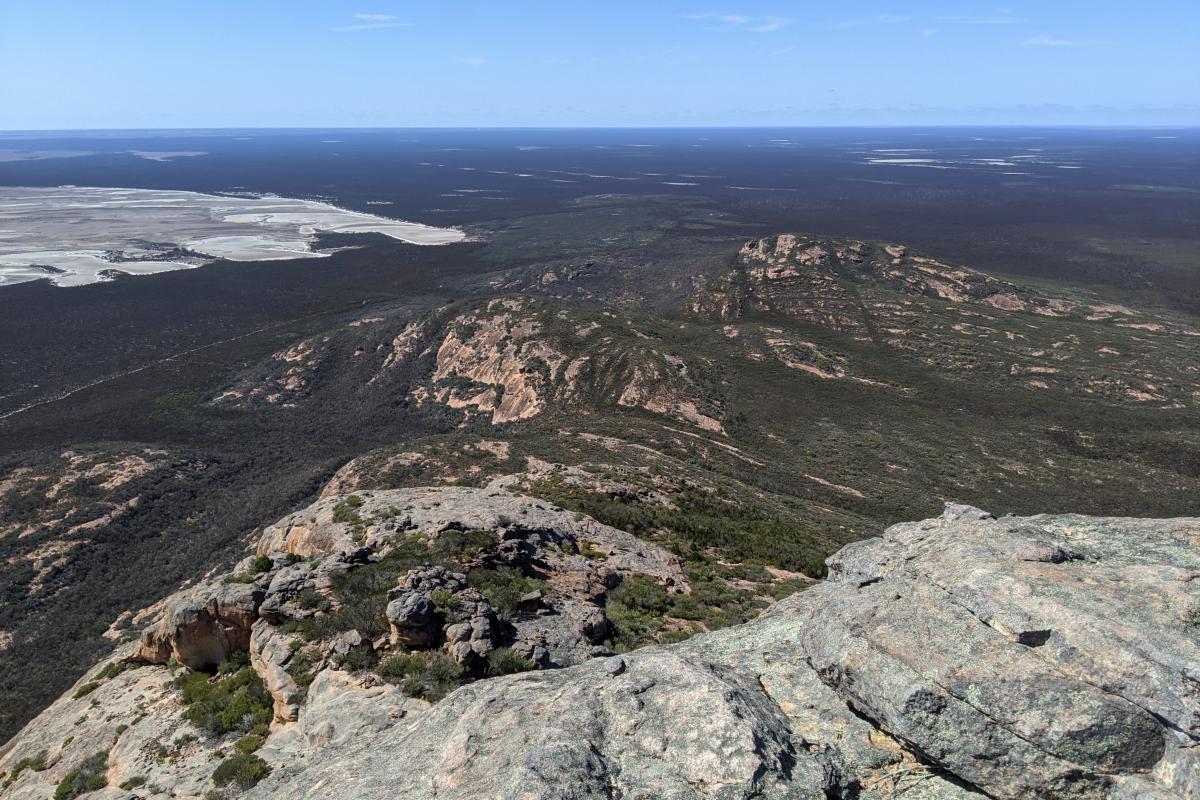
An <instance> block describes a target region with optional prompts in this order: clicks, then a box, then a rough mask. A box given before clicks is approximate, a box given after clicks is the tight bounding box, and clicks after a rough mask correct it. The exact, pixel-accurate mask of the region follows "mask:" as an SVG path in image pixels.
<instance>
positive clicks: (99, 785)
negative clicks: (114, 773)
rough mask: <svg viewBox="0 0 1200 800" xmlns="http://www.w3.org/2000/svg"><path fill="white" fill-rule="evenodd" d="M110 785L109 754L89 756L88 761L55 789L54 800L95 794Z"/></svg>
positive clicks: (65, 776) (64, 777) (68, 799)
mask: <svg viewBox="0 0 1200 800" xmlns="http://www.w3.org/2000/svg"><path fill="white" fill-rule="evenodd" d="M107 785H108V754H107V753H104V752H100V753H96V754H94V755H91V756H88V758H87V760H86V761H84V762H83V763H82V764H80V765H79V766H78V767H76V768H75V769H73V770H71V771H70V772H68V773H67V774H66V775H64V776H63V779H62V780H61V781H59V782H58V786H56V787H55V788H54V800H71V798H74V797H78V796H79V795H81V794H83V793H85V792H94V791H96V790H97V789H103V788H104V787H105V786H107Z"/></svg>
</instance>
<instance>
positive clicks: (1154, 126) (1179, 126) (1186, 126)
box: [0, 122, 1200, 136]
mask: <svg viewBox="0 0 1200 800" xmlns="http://www.w3.org/2000/svg"><path fill="white" fill-rule="evenodd" d="M780 128H787V129H801V130H818V129H820V130H830V129H846V128H851V129H861V128H877V129H887V128H893V129H895V128H902V129H903V128H1065V129H1092V130H1163V129H1171V130H1192V129H1197V130H1200V123H1194V122H1181V123H1068V122H988V123H983V122H935V123H926V124H914V123H857V124H846V123H779V124H761V125H351V126H337V125H304V126H270V125H250V126H212V127H207V126H201V125H187V126H180V127H165V128H164V127H155V128H0V136H3V135H9V134H46V133H178V132H187V131H413V130H424V131H490V130H496V131H501V130H503V131H589V130H642V131H645V130H707V131H712V130H731V131H734V130H766V129H780Z"/></svg>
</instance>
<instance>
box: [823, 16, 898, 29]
mask: <svg viewBox="0 0 1200 800" xmlns="http://www.w3.org/2000/svg"><path fill="white" fill-rule="evenodd" d="M909 19H911V17H908V16H905V15H904V14H877V15H875V16H874V17H864V18H862V19H844V20H842V21H841V22H835V23H833V24H832V25H828V26H827V29H828V30H831V31H842V30H847V29H849V28H865V27H866V26H868V25H897V24H899V23H901V22H908V21H909Z"/></svg>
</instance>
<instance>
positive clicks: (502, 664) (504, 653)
mask: <svg viewBox="0 0 1200 800" xmlns="http://www.w3.org/2000/svg"><path fill="white" fill-rule="evenodd" d="M536 668H537V664H534V663H533V662H532V661H530V660H529V659H528V658H526V657H525V656H523V655H521V654H520V653H518V652H516V651H514V650H513V649H512V648H509V647H501V648H499V649H497V650H493V651H492V652H490V653H488V656H487V674H488V675H512V674H513V673H515V672H528V671H529V670H531V669H536Z"/></svg>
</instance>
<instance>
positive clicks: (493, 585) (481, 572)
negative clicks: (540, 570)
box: [467, 567, 546, 614]
mask: <svg viewBox="0 0 1200 800" xmlns="http://www.w3.org/2000/svg"><path fill="white" fill-rule="evenodd" d="M467 583H469V584H470V585H471V586H473V587H475V588H476V589H478V590H479V591H480V592H481V593H482V594H483V596H484V597H486V598H487V601H488V602H489V603H491V604H492V605H493V606H495V607H496V609H497V610H499V611H501V612H503V613H505V614H511V613H513V612H514V611H516V609H517V601H518V600H520V599H521V595H524V594H528V593H529V592H534V591H541V590H545V588H546V582H545V581H542V580H538V579H537V578H531V577H528V576H527V575H524V574H523V573H522V572H521V570H519V569H517V568H515V567H496V568H494V569H476V570H472V571H471V572H470V574H469V575H467Z"/></svg>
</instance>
